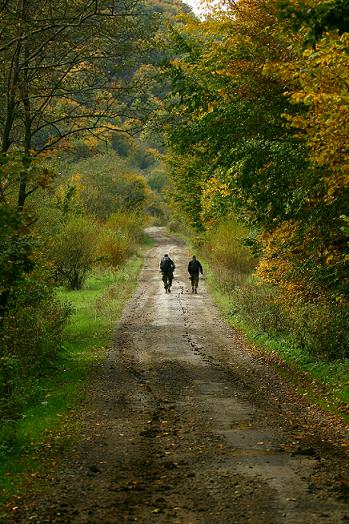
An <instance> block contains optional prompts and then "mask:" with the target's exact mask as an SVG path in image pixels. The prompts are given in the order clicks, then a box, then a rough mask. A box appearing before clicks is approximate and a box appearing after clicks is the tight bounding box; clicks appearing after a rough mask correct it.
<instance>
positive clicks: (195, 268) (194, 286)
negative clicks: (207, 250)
mask: <svg viewBox="0 0 349 524" xmlns="http://www.w3.org/2000/svg"><path fill="white" fill-rule="evenodd" d="M188 273H189V275H190V280H191V292H192V293H197V292H198V283H199V273H201V274H202V275H203V271H202V265H201V264H200V262H199V261H198V260H197V258H196V256H195V255H193V258H192V259H191V260H190V262H189V264H188Z"/></svg>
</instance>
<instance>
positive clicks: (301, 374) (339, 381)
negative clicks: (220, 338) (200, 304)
mask: <svg viewBox="0 0 349 524" xmlns="http://www.w3.org/2000/svg"><path fill="white" fill-rule="evenodd" d="M205 266H206V271H205V274H206V281H207V284H208V287H209V289H210V291H211V293H212V295H213V297H214V300H215V302H216V304H217V305H218V307H219V308H220V310H221V311H222V312H223V314H224V316H225V318H226V319H227V321H228V322H229V323H230V324H231V325H232V326H233V327H234V328H236V329H238V330H239V331H240V332H242V333H243V334H244V335H245V337H246V339H247V340H248V341H249V342H251V343H252V344H253V346H254V347H255V348H256V349H257V351H263V352H265V353H268V354H271V356H274V357H276V358H272V359H271V362H272V364H273V365H274V367H275V369H276V370H277V371H278V372H279V373H280V374H281V375H283V376H284V377H285V378H287V380H288V381H290V382H292V383H293V384H294V386H295V388H296V389H297V390H298V391H299V392H300V393H301V394H303V395H305V396H307V397H308V398H309V399H311V400H312V401H313V402H315V403H316V404H318V405H319V406H320V407H321V408H322V409H324V410H326V411H328V412H329V413H333V414H337V415H340V416H341V417H342V418H343V419H344V420H346V421H349V416H348V403H349V381H348V376H349V373H348V372H349V361H348V359H345V360H335V361H324V360H320V359H319V360H317V359H315V357H314V355H311V354H310V353H308V352H306V351H304V350H303V349H302V348H300V347H298V346H297V345H295V344H294V343H293V341H292V339H291V337H279V338H272V337H271V336H270V335H268V334H267V333H265V332H261V331H260V330H257V329H256V328H255V327H254V326H253V325H251V323H249V322H246V321H245V320H244V319H243V318H242V317H241V316H240V315H237V314H234V315H232V314H231V311H232V310H234V309H235V308H234V304H233V303H232V301H231V297H230V296H229V294H228V293H227V292H224V291H223V290H222V289H221V288H220V287H219V286H218V285H217V282H216V280H215V277H214V274H213V271H212V270H211V268H210V264H209V262H208V261H207V260H205Z"/></svg>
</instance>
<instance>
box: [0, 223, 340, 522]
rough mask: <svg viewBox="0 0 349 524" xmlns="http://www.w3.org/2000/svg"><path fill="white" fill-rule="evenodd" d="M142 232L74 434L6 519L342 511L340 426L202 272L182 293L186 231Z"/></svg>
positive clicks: (211, 517)
mask: <svg viewBox="0 0 349 524" xmlns="http://www.w3.org/2000/svg"><path fill="white" fill-rule="evenodd" d="M148 233H149V234H150V235H151V236H152V237H153V238H154V240H155V243H156V245H155V247H154V248H153V249H151V250H150V251H149V252H148V253H147V255H146V257H145V264H144V269H143V272H142V275H141V279H140V283H139V288H138V290H137V291H136V293H135V295H134V297H133V298H132V299H131V301H130V302H129V304H128V306H127V307H126V310H125V312H124V315H123V318H122V321H121V322H120V325H119V327H118V330H117V334H116V337H115V341H114V344H113V347H112V348H111V350H110V352H109V356H108V359H107V361H106V362H105V363H104V365H103V367H102V368H101V370H100V371H99V372H98V374H97V376H95V377H93V378H91V384H90V393H89V397H88V399H87V401H86V402H85V403H84V405H83V411H82V413H81V425H82V430H81V433H80V434H79V435H77V437H76V444H75V445H74V447H73V448H72V449H71V450H69V451H66V452H65V455H64V456H63V458H62V461H61V464H60V468H59V471H56V472H50V473H49V474H48V475H47V476H46V477H45V478H44V480H45V483H46V484H47V489H46V490H45V492H43V494H42V495H41V496H39V497H38V496H35V497H32V498H31V497H28V498H27V499H25V500H24V501H23V503H22V504H21V505H19V508H18V510H16V511H15V512H14V514H13V515H12V516H11V518H9V520H8V522H23V523H24V522H28V523H29V522H35V523H44V522H50V523H101V524H107V523H110V524H111V523H113V524H119V523H128V522H140V523H144V524H146V523H149V524H153V523H162V524H165V523H168V524H203V523H205V524H206V523H207V524H211V523H213V522H215V523H226V524H245V523H251V524H252V523H255V524H257V523H258V524H264V523H265V524H267V523H268V524H270V523H275V524H278V523H282V522H285V523H292V524H293V523H294V524H298V523H299V524H310V523H321V522H323V523H343V522H348V521H349V510H348V504H347V499H346V498H345V497H346V493H345V491H346V486H347V484H346V482H347V479H346V471H347V470H348V457H347V455H345V453H344V451H343V448H342V446H341V445H342V444H343V441H344V440H345V438H346V437H347V434H345V430H344V429H343V427H342V426H341V425H340V424H336V426H334V427H331V424H332V421H331V419H329V418H328V417H326V415H324V414H323V413H321V412H320V411H319V410H317V409H316V408H315V407H314V406H312V405H311V404H309V403H307V402H306V401H305V400H304V398H303V397H302V396H301V395H298V394H297V393H295V392H294V391H293V390H292V387H290V386H288V385H287V384H286V383H284V382H283V381H282V380H281V379H280V378H279V377H278V376H277V375H276V374H275V372H274V371H272V370H271V369H270V367H268V366H267V365H266V364H265V363H264V361H263V360H262V359H261V358H259V357H256V356H254V355H253V353H251V351H249V349H248V348H247V347H246V346H245V344H244V342H243V341H242V340H241V338H240V337H239V335H238V334H237V333H235V332H234V331H232V330H231V329H230V328H229V327H228V326H227V325H226V324H225V323H224V322H223V321H222V320H221V318H220V315H219V313H218V311H217V309H216V308H215V306H214V305H213V303H212V301H211V298H210V296H209V295H208V293H207V290H206V289H205V286H204V282H202V281H200V284H199V292H198V294H197V295H192V294H191V293H190V289H189V279H188V274H187V270H186V268H187V264H188V260H189V256H190V255H191V254H190V253H188V251H187V249H186V247H185V245H184V244H183V243H181V242H180V241H178V240H175V239H173V238H171V237H169V236H168V235H167V234H166V233H165V231H164V229H162V228H149V230H148ZM164 253H169V254H170V256H171V258H172V259H173V260H174V261H175V263H176V268H177V269H176V272H175V278H174V282H173V287H172V292H171V294H165V292H164V289H163V285H162V282H161V275H160V273H159V269H158V268H159V261H160V258H161V256H162V255H163V254H164Z"/></svg>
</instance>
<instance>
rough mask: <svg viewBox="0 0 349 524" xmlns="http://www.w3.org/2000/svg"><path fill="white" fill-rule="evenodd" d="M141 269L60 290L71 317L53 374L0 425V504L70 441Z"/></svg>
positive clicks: (134, 265) (137, 261)
mask: <svg viewBox="0 0 349 524" xmlns="http://www.w3.org/2000/svg"><path fill="white" fill-rule="evenodd" d="M146 243H147V244H149V242H146ZM141 266H142V260H141V258H140V257H134V258H132V259H130V260H129V261H128V262H126V263H125V265H124V266H122V267H121V268H119V269H118V270H116V271H115V270H114V271H111V270H110V269H109V270H105V271H99V272H95V273H94V274H92V275H91V276H90V277H89V278H88V280H87V282H86V285H85V288H84V289H82V290H79V291H67V290H65V289H63V288H60V289H58V291H57V297H58V299H60V301H62V302H69V303H70V304H71V305H72V307H73V310H74V312H73V315H72V317H71V319H70V321H69V323H68V325H67V327H66V328H65V332H64V337H63V347H62V350H61V352H60V353H59V356H58V359H57V361H56V364H55V367H54V369H53V370H52V372H51V374H50V375H49V377H46V378H43V379H41V380H40V379H37V380H36V381H35V382H34V383H31V384H28V392H27V393H28V395H27V396H28V400H27V404H26V405H25V407H24V408H23V410H22V412H21V414H20V417H19V418H16V419H14V420H7V421H5V423H4V424H2V427H1V430H0V503H4V502H5V501H6V500H7V499H8V498H9V497H11V499H13V497H14V496H17V495H18V493H19V492H20V488H21V485H22V484H23V483H26V484H27V483H28V479H30V478H32V477H34V478H35V477H36V476H37V475H38V474H40V471H41V470H42V468H45V461H44V465H41V464H42V460H43V456H47V460H49V458H48V456H49V453H47V452H48V451H49V450H50V449H52V448H54V449H56V448H57V447H61V446H64V445H65V444H66V443H67V442H68V441H70V440H71V436H72V434H73V433H74V427H73V424H75V423H73V422H72V421H73V420H74V416H73V415H74V410H75V409H76V407H77V405H78V402H79V400H80V399H81V397H82V396H83V392H84V387H85V384H86V380H87V377H88V376H89V373H90V372H91V369H92V368H93V366H96V365H97V364H98V363H99V362H101V361H102V360H103V359H104V358H105V356H106V352H107V346H108V345H109V344H110V341H111V338H112V333H113V330H114V329H115V324H116V322H117V320H118V319H119V318H120V315H121V312H122V310H123V307H124V305H125V303H126V301H127V300H128V298H129V297H130V296H131V294H132V292H133V290H134V288H135V286H136V283H137V279H138V274H139V271H140V268H141ZM29 389H30V391H29ZM52 460H54V458H52Z"/></svg>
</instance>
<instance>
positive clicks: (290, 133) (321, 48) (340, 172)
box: [164, 0, 349, 358]
mask: <svg viewBox="0 0 349 524" xmlns="http://www.w3.org/2000/svg"><path fill="white" fill-rule="evenodd" d="M203 4H205V5H206V7H207V18H206V19H205V20H203V21H199V20H197V21H192V20H188V21H187V23H186V25H185V26H184V28H183V29H182V30H180V31H178V32H177V33H176V34H175V35H172V45H173V44H175V45H176V49H177V55H176V57H175V58H174V59H171V57H170V58H169V60H168V64H167V66H166V68H165V69H164V74H165V75H167V76H168V77H170V79H171V85H172V91H171V95H170V96H169V98H168V100H167V111H168V112H169V114H170V117H171V118H170V119H169V121H168V123H167V137H168V142H169V144H170V147H171V153H170V154H169V163H170V166H171V169H172V180H173V184H174V186H175V187H176V195H175V199H176V200H177V207H178V203H179V205H180V206H181V208H182V213H184V214H185V216H186V217H187V220H189V221H190V222H191V224H192V225H193V227H195V228H196V229H197V230H206V231H207V234H206V238H208V237H209V236H210V234H211V235H216V234H218V231H219V227H220V226H219V224H220V223H221V222H227V220H228V219H229V217H232V216H233V217H235V218H234V221H236V220H238V221H240V222H243V223H244V224H245V226H247V228H248V230H249V231H250V233H249V234H247V237H249V245H250V247H251V249H252V252H253V253H254V255H255V256H256V264H257V269H256V272H255V273H254V274H253V275H251V278H250V281H249V282H247V280H246V286H247V287H246V288H245V290H244V291H243V293H245V295H246V293H249V294H250V295H251V296H252V295H253V296H254V301H257V302H258V300H261V302H263V303H265V297H266V296H267V295H268V296H269V297H270V299H269V303H270V304H276V307H277V308H278V310H279V312H280V315H283V317H284V322H283V324H284V328H285V330H286V331H288V332H291V333H293V335H294V336H295V337H296V339H297V341H298V343H299V344H301V345H303V346H305V347H307V348H308V349H310V350H311V351H313V352H314V353H316V354H322V355H327V356H330V357H332V358H336V357H343V356H345V355H346V356H347V355H348V352H349V339H348V335H347V333H346V329H345V326H346V325H347V323H348V320H349V313H348V300H349V296H348V284H349V277H348V275H349V273H348V262H349V245H348V241H349V237H348V233H349V228H348V221H349V218H348V209H349V192H348V190H349V187H348V183H349V182H348V168H349V151H348V142H347V140H348V136H349V96H348V82H349V76H348V74H349V73H348V72H349V67H348V66H349V54H348V42H349V40H348V39H349V34H348V33H347V32H345V24H344V25H343V23H342V20H343V16H342V14H343V13H342V11H341V10H343V9H344V7H343V5H342V4H341V3H340V2H333V3H331V11H330V8H329V7H328V4H330V3H325V2H322V1H320V0H314V1H313V0H308V1H307V2H302V3H299V2H297V1H293V0H290V1H289V2H284V3H280V2H277V1H275V0H262V1H260V0H258V1H257V0H240V1H239V2H230V1H221V2H208V1H207V2H203ZM339 11H340V12H339ZM346 16H347V15H346ZM185 195H187V196H185ZM181 202H182V203H181ZM227 223H228V222H227ZM217 228H218V229H217ZM251 239H252V240H251ZM223 258H224V257H223ZM217 263H218V265H219V262H217V261H216V264H217ZM232 263H233V262H232ZM251 279H252V281H253V282H254V284H252V288H251ZM253 286H257V287H253ZM264 288H265V289H269V291H268V293H264V292H263V291H262V290H263V289H264ZM258 289H259V291H258ZM258 293H259V294H258ZM263 293H264V294H263ZM262 294H263V300H262ZM258 296H259V298H258ZM248 307H249V306H248V304H247V303H246V300H245V302H244V304H243V305H242V314H243V309H244V308H245V312H246V308H248ZM263 308H264V310H265V307H264V306H263ZM257 309H258V308H257ZM254 314H255V321H256V316H258V315H257V312H256V311H254ZM264 329H266V330H268V328H267V326H266V325H265V326H264Z"/></svg>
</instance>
